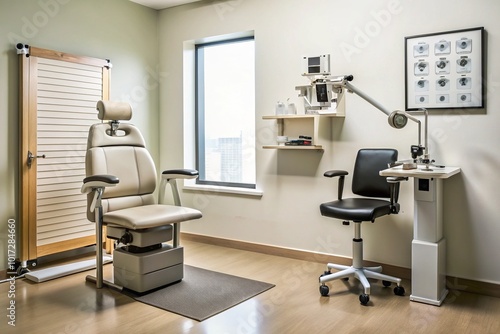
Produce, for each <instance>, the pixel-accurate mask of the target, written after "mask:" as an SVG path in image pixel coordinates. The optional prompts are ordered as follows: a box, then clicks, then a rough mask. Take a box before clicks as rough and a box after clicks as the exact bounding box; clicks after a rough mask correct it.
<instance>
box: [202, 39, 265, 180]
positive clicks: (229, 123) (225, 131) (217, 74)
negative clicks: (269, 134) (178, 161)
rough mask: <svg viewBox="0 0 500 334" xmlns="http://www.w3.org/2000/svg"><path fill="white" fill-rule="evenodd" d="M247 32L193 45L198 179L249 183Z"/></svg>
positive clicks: (251, 54) (251, 103)
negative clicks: (242, 34)
mask: <svg viewBox="0 0 500 334" xmlns="http://www.w3.org/2000/svg"><path fill="white" fill-rule="evenodd" d="M254 45H255V43H254V39H253V37H247V38H241V39H233V40H225V41H221V42H214V43H206V44H198V45H196V164H197V169H198V171H199V173H200V174H199V177H198V179H197V181H196V182H197V183H198V184H206V185H217V186H229V187H240V188H255V183H256V181H255V180H256V176H255V51H254V50H255V47H254Z"/></svg>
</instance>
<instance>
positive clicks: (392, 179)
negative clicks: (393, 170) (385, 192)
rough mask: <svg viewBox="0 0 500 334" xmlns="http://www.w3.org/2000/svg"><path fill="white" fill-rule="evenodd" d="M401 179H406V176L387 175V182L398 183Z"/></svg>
mask: <svg viewBox="0 0 500 334" xmlns="http://www.w3.org/2000/svg"><path fill="white" fill-rule="evenodd" d="M401 181H408V178H407V177H404V176H388V177H387V182H389V183H399V182H401Z"/></svg>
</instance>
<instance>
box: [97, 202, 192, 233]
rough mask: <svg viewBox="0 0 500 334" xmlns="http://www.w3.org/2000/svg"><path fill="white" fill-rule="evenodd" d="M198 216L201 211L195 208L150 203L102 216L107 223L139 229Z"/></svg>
mask: <svg viewBox="0 0 500 334" xmlns="http://www.w3.org/2000/svg"><path fill="white" fill-rule="evenodd" d="M198 218H201V212H200V211H198V210H195V209H191V208H186V207H180V206H174V205H164V204H159V205H156V204H152V205H143V206H136V207H132V208H127V209H122V210H116V211H111V212H107V213H105V214H104V216H103V222H104V224H107V225H113V226H120V227H123V228H128V229H131V230H140V229H145V228H152V227H158V226H164V225H168V224H174V223H180V222H183V221H187V220H193V219H198Z"/></svg>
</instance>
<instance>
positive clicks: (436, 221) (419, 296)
mask: <svg viewBox="0 0 500 334" xmlns="http://www.w3.org/2000/svg"><path fill="white" fill-rule="evenodd" d="M430 169H431V170H428V171H426V170H423V167H421V166H419V168H418V169H408V170H404V169H402V166H398V167H393V168H388V169H384V170H383V171H381V172H380V175H381V176H402V177H413V178H414V189H413V192H414V217H415V219H414V222H413V241H412V250H411V253H412V255H411V269H412V270H411V295H410V300H412V301H417V302H422V303H427V304H431V305H436V306H440V305H441V303H442V302H443V300H444V299H445V297H446V295H447V294H448V290H447V289H446V240H445V238H444V237H443V208H442V196H443V186H442V180H443V179H447V178H449V177H451V176H453V175H455V174H458V173H460V168H459V167H442V168H438V167H435V166H431V167H430Z"/></svg>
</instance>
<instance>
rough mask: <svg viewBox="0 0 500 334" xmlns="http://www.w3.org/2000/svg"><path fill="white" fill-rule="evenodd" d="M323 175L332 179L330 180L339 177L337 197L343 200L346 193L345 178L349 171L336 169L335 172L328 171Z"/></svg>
mask: <svg viewBox="0 0 500 334" xmlns="http://www.w3.org/2000/svg"><path fill="white" fill-rule="evenodd" d="M323 175H324V176H325V177H330V178H331V177H336V176H338V177H339V183H338V190H337V191H338V194H337V197H338V199H339V201H340V200H341V199H342V193H343V192H344V180H345V176H346V175H349V173H348V172H347V171H345V170H338V169H335V170H329V171H326V172H325V173H324V174H323Z"/></svg>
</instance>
